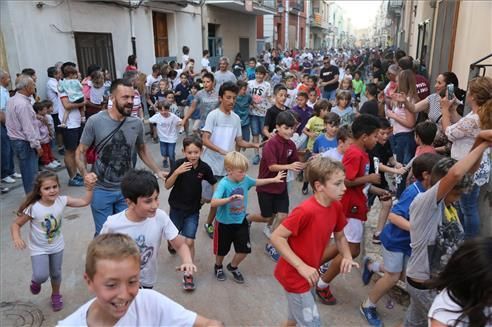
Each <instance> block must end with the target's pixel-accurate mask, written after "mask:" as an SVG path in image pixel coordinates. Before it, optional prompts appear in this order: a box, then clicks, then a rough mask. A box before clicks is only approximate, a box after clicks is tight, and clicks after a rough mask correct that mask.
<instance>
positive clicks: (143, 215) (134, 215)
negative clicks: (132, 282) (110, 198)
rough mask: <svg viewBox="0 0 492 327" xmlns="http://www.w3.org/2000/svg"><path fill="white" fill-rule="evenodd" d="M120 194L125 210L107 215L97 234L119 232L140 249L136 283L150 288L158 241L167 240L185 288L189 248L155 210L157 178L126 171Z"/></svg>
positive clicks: (189, 265)
mask: <svg viewBox="0 0 492 327" xmlns="http://www.w3.org/2000/svg"><path fill="white" fill-rule="evenodd" d="M121 193H122V194H123V196H124V197H125V199H126V202H127V204H128V209H126V210H124V211H122V212H120V213H117V214H116V215H112V216H109V217H108V219H107V221H106V222H105V223H104V225H103V227H102V230H101V234H106V233H123V234H127V235H129V236H130V237H131V238H132V239H134V240H135V242H136V243H137V245H138V248H139V249H140V270H141V274H140V284H141V286H142V287H143V288H153V287H154V284H155V282H156V280H157V257H158V255H159V248H160V246H161V240H162V238H165V239H166V240H168V241H169V244H170V246H172V247H173V248H174V249H175V250H176V252H177V253H178V254H179V256H180V257H181V261H182V264H181V266H180V267H178V270H179V271H182V272H184V277H183V288H184V289H185V290H192V289H190V288H188V284H189V283H190V281H192V279H193V278H192V274H193V272H195V271H196V266H195V265H194V264H193V261H192V259H191V253H190V248H189V247H188V246H187V245H186V243H185V239H184V237H183V236H181V235H178V230H177V228H176V227H175V226H174V224H173V222H172V221H171V219H170V218H169V216H168V215H167V214H166V213H165V212H164V211H163V210H161V209H159V184H158V183H157V178H156V177H155V176H154V175H153V174H152V173H151V172H149V171H146V170H130V171H129V172H128V173H127V174H126V175H125V177H123V180H122V181H121Z"/></svg>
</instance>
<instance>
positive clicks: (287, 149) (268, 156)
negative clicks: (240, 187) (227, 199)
mask: <svg viewBox="0 0 492 327" xmlns="http://www.w3.org/2000/svg"><path fill="white" fill-rule="evenodd" d="M282 92H285V90H284V91H282ZM284 99H285V96H284ZM296 124H297V121H296V119H295V118H294V116H293V115H292V113H290V112H288V111H283V112H280V113H279V114H278V115H277V117H276V130H277V132H276V133H275V134H273V135H272V137H271V138H270V139H269V140H268V142H267V143H266V144H265V146H264V147H263V155H262V157H261V161H260V168H259V172H258V178H272V177H275V176H276V175H277V174H278V172H279V171H283V170H293V171H295V172H299V171H301V170H302V169H303V168H304V164H303V163H301V162H299V157H298V156H297V149H296V145H295V144H294V142H292V140H291V138H292V135H293V134H294V128H295V125H296ZM256 191H257V194H258V204H259V206H260V211H261V216H262V217H264V218H266V219H269V220H270V221H269V222H268V223H267V225H266V226H265V228H264V230H263V233H264V234H265V235H266V236H267V237H268V238H270V235H271V230H274V229H275V227H277V226H278V225H279V224H280V223H281V222H282V220H283V219H284V218H285V217H286V216H287V213H288V212H289V194H288V191H287V183H286V182H285V181H284V182H283V183H277V184H269V185H264V186H259V187H257V188H256ZM274 216H276V219H275V224H274ZM265 252H266V253H267V255H268V256H270V257H271V258H272V260H274V261H275V262H276V261H278V259H279V254H278V253H277V251H276V250H275V248H274V247H273V245H271V244H270V243H269V242H268V243H267V244H266V246H265Z"/></svg>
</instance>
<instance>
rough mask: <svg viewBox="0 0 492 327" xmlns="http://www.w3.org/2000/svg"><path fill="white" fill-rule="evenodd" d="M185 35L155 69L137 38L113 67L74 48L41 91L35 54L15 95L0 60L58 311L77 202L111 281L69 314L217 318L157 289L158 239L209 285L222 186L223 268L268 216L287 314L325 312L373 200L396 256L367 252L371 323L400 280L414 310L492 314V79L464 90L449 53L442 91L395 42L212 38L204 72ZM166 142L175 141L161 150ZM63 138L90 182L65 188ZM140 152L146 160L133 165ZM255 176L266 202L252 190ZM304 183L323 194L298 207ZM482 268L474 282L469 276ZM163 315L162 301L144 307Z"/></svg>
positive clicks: (240, 278) (441, 316)
mask: <svg viewBox="0 0 492 327" xmlns="http://www.w3.org/2000/svg"><path fill="white" fill-rule="evenodd" d="M182 52H183V55H182V58H181V60H178V61H179V63H178V62H176V61H171V62H169V63H167V62H164V63H156V64H155V65H153V66H152V72H151V73H150V74H148V75H147V74H145V73H144V72H142V71H141V70H140V69H139V67H138V62H137V57H136V56H134V55H131V56H129V57H128V66H127V67H126V68H125V73H124V74H123V76H122V78H119V79H114V80H112V78H111V76H110V74H109V72H108V71H107V70H105V69H103V68H101V67H100V66H98V65H97V64H93V65H90V66H89V67H88V68H87V71H86V72H84V73H85V74H84V78H83V79H81V76H80V75H81V74H80V72H79V71H78V69H77V66H76V64H74V63H72V62H65V63H61V62H60V63H57V64H55V65H54V66H53V67H49V68H48V69H47V75H48V77H49V78H48V82H47V94H46V99H44V100H42V99H41V98H40V96H39V95H38V94H37V93H36V72H35V71H34V70H33V69H30V68H27V69H24V70H23V71H22V72H21V73H20V74H19V75H18V76H17V77H16V79H15V89H14V92H13V93H15V94H13V95H12V97H10V96H9V92H8V90H7V87H8V86H9V85H10V76H9V74H8V73H7V72H5V71H0V84H1V89H0V91H1V92H0V95H1V102H0V109H1V116H0V118H1V121H2V181H3V182H4V183H11V182H12V181H14V182H15V179H16V178H22V182H23V186H24V190H25V193H26V199H25V200H24V201H23V203H22V204H21V205H20V207H19V210H18V213H17V217H16V219H15V221H14V223H13V224H12V228H11V232H12V238H13V242H14V245H15V247H16V248H19V249H23V248H25V247H26V244H25V242H24V241H23V240H22V238H21V235H20V228H21V227H22V226H23V225H24V224H26V223H27V222H29V223H30V234H29V235H30V236H29V249H30V252H31V260H32V266H33V274H32V280H31V284H30V290H31V292H32V293H33V294H38V293H39V292H40V290H41V285H42V284H43V283H44V282H46V281H47V279H48V277H49V278H50V281H51V285H52V297H51V301H52V307H53V310H55V311H58V310H61V309H62V308H63V298H62V296H61V294H60V285H61V276H62V275H61V266H62V257H63V248H64V241H63V236H62V233H61V225H62V223H61V222H62V219H63V209H64V207H65V206H71V207H82V206H87V205H90V207H91V210H92V215H93V220H94V226H95V232H94V237H95V239H94V240H93V241H92V242H91V244H90V245H89V249H88V252H87V258H86V260H87V262H86V271H85V275H84V276H85V280H86V282H87V284H88V287H89V289H90V290H91V291H93V292H94V293H95V295H96V299H95V300H92V301H90V302H88V303H87V304H85V305H83V306H82V307H81V308H80V309H79V310H78V311H77V312H75V313H74V314H72V315H71V316H69V317H68V318H67V319H65V320H63V321H61V322H60V323H59V324H60V326H63V325H86V324H88V325H96V324H97V325H99V324H111V325H114V324H115V323H117V322H118V324H128V325H134V324H136V321H139V322H140V323H142V322H144V321H151V323H150V324H151V325H154V324H157V325H214V324H215V325H220V324H221V323H220V322H219V321H215V320H209V319H208V318H204V317H202V316H199V315H196V314H195V313H193V312H191V311H188V310H186V309H184V308H183V307H181V306H180V305H178V304H176V303H174V302H172V301H171V300H169V299H168V298H166V297H165V296H163V295H160V294H159V293H157V292H155V291H153V290H149V289H152V288H153V286H154V284H155V282H156V280H157V276H158V274H157V257H158V251H159V247H160V244H161V240H162V238H164V239H165V240H166V241H167V242H168V250H169V252H170V253H172V254H175V253H177V254H178V255H179V257H180V259H181V261H182V264H181V266H180V267H179V270H180V271H181V272H182V273H183V279H182V286H183V289H184V290H186V291H189V292H192V291H193V290H194V289H195V279H194V278H195V276H194V273H195V272H196V270H197V267H196V266H195V264H194V254H195V238H196V233H197V230H198V226H199V215H200V210H201V208H202V207H203V206H207V203H210V206H209V212H208V217H207V220H206V222H205V223H204V229H205V231H206V233H207V234H208V235H209V236H210V238H213V240H214V249H213V252H214V255H215V263H214V267H213V272H214V274H215V277H216V279H217V280H218V281H225V280H226V279H227V274H226V272H228V273H230V276H231V277H232V278H233V280H234V281H235V282H237V283H240V284H242V283H244V282H245V280H246V278H245V277H244V275H243V274H242V273H241V271H240V269H239V266H240V265H241V264H243V262H244V260H245V259H246V258H247V256H248V254H250V253H251V245H250V225H251V224H252V223H263V224H264V228H263V233H264V234H265V236H266V238H267V240H266V242H265V247H264V250H265V253H266V255H268V256H269V257H270V258H271V259H272V260H273V261H275V262H276V268H275V272H274V276H275V278H276V279H277V281H278V282H279V283H280V285H281V286H282V287H283V288H284V289H285V292H286V296H287V302H288V317H287V322H286V325H292V326H295V325H298V326H319V325H321V324H322V322H321V320H320V315H319V310H318V308H317V304H316V301H315V298H317V299H318V300H319V301H320V302H321V303H323V304H326V305H335V304H336V302H337V301H336V298H335V296H334V294H333V293H332V292H331V290H330V283H331V282H332V281H333V280H334V279H335V277H336V276H338V275H339V274H343V273H347V272H350V271H351V269H352V268H353V267H358V266H359V265H358V263H356V262H355V261H354V260H355V258H357V257H358V256H359V254H360V252H361V244H362V243H363V242H364V239H363V237H364V223H365V221H366V220H367V214H368V211H369V210H370V208H371V207H372V206H373V205H374V203H375V201H376V199H377V201H378V202H379V203H380V211H379V215H378V222H377V227H376V232H375V233H374V234H373V235H370V237H371V241H372V242H373V243H374V244H380V245H381V251H382V257H383V262H378V261H377V260H375V259H374V258H370V257H364V258H363V260H362V265H361V267H360V268H361V269H362V281H363V283H364V284H366V285H367V284H369V282H370V281H371V277H372V275H373V274H374V273H375V272H382V273H383V277H382V278H380V279H378V280H377V282H376V283H375V284H374V285H373V286H372V287H371V289H370V291H369V294H368V296H367V298H365V299H361V301H362V303H361V304H360V307H359V310H360V312H361V314H362V315H363V316H364V318H365V319H366V320H367V322H368V323H369V324H370V325H371V326H382V325H383V321H382V319H381V318H380V316H379V314H378V312H377V310H376V306H377V303H378V301H379V300H380V299H381V298H382V297H383V296H384V295H385V294H386V293H387V292H388V291H389V290H390V289H391V288H392V287H393V286H395V285H396V284H397V282H398V280H400V279H402V280H403V281H404V282H405V283H406V288H407V291H408V293H409V295H410V299H411V300H410V306H409V307H408V309H407V311H406V316H405V319H404V325H405V326H426V325H427V324H428V321H430V322H431V324H433V325H436V326H440V325H449V324H451V325H455V326H458V325H468V324H470V325H474V326H486V325H490V324H492V308H491V306H490V303H491V302H490V301H491V300H492V290H491V289H490V287H491V286H490V285H492V274H491V272H490V269H488V268H487V267H490V264H492V261H491V260H492V257H491V256H490V255H487V254H486V253H489V254H490V253H491V251H492V244H491V241H490V238H488V239H480V238H479V235H480V216H479V210H478V197H479V192H480V187H481V186H483V185H485V184H486V183H488V182H489V177H490V164H491V163H490V149H489V148H490V146H491V144H492V79H491V78H489V77H477V78H475V79H473V80H472V81H471V82H470V83H469V85H468V86H467V89H468V91H467V92H465V91H463V90H462V89H460V85H459V83H458V78H457V76H456V75H455V74H454V73H452V72H443V73H441V74H439V75H438V76H437V78H436V81H435V86H434V92H433V93H431V87H430V82H429V81H428V79H427V78H426V77H425V75H426V72H425V70H424V69H422V66H421V65H419V64H418V63H417V62H416V61H415V60H413V58H412V57H410V56H407V55H406V54H405V53H404V52H403V51H402V50H391V49H387V50H385V51H383V50H380V49H374V50H369V49H338V50H335V49H329V50H316V51H315V50H309V49H305V50H303V51H296V50H293V51H284V52H280V51H278V50H276V49H273V50H271V51H264V52H263V53H262V54H260V55H259V56H258V58H249V60H248V61H247V63H245V62H244V61H243V59H242V58H241V56H240V55H239V54H238V56H236V58H235V60H234V62H233V64H232V65H231V64H230V63H229V60H228V58H226V57H222V58H220V60H219V63H218V67H210V61H209V59H208V55H209V53H208V51H207V50H204V51H203V58H202V59H201V66H202V70H201V71H200V72H198V71H196V70H195V60H194V59H193V58H190V56H189V52H190V49H189V47H187V46H185V47H183V49H182ZM465 107H466V108H465ZM144 123H145V125H146V124H147V123H148V126H149V133H148V134H149V138H147V136H146V135H147V134H146V133H145V127H144V126H145V125H144ZM181 139H182V151H183V155H184V158H181V159H177V158H176V147H177V143H178V140H181ZM150 142H153V143H159V149H160V155H161V157H162V162H160V161H159V163H157V162H156V161H155V160H154V157H153V156H152V154H151V152H150V149H149V147H148V144H149V143H150ZM178 147H181V144H180V145H179V146H178ZM247 149H253V151H252V153H251V156H252V157H251V162H250V160H249V159H248V158H247V157H246V156H245V155H244V154H243V153H246V152H245V151H250V150H247ZM53 151H58V152H59V153H60V154H63V158H64V164H65V167H66V170H67V172H68V175H69V182H68V184H69V186H74V187H77V186H78V187H84V186H85V188H86V194H85V195H84V197H83V198H72V197H71V196H62V195H60V182H59V178H58V176H57V173H56V172H54V170H56V169H58V168H60V166H61V163H60V162H59V161H58V160H57V159H56V157H55V156H54V154H53ZM137 157H139V158H140V160H141V161H142V162H143V163H144V165H145V166H146V167H147V168H148V169H149V170H150V171H148V170H136V169H135V165H136V162H137ZM14 159H17V160H16V161H17V163H18V165H19V171H20V174H18V173H16V172H15V169H14ZM250 164H252V165H259V167H258V171H259V173H258V176H257V178H253V177H250V176H248V175H247V172H248V168H249V165H250ZM39 165H41V166H39ZM89 165H90V168H89ZM40 170H41V171H40ZM39 171H40V172H39ZM159 179H161V180H162V182H163V183H164V186H165V188H166V189H170V190H171V191H170V195H169V199H168V201H169V206H170V211H169V213H166V212H165V211H163V210H162V209H159V200H158V198H159V190H160V188H159V182H158V180H159ZM296 180H297V182H296ZM301 185H302V186H301ZM252 187H256V193H257V197H258V204H259V209H260V210H259V211H260V212H258V213H253V212H250V208H248V192H249V190H250V189H251V188H252ZM2 191H4V192H7V191H8V190H2ZM297 192H302V194H303V195H308V194H310V193H311V192H312V195H311V196H309V197H308V198H307V199H306V200H305V201H304V202H302V203H300V204H298V203H295V204H294V205H295V209H293V210H290V204H291V203H290V202H291V201H290V196H289V194H293V193H297ZM46 217H48V218H46ZM483 218H484V217H482V219H483ZM99 234H102V235H99ZM332 234H333V238H334V241H333V242H332V241H330V237H331V236H332ZM465 240H466V242H464V241H465ZM463 242H464V243H463ZM231 245H234V250H235V254H234V256H233V258H232V259H231V261H230V262H229V263H228V264H227V265H226V266H225V268H224V259H225V257H226V256H227V255H228V253H229V252H230V249H231ZM484 253H485V254H484ZM472 258H477V259H476V261H473V260H472ZM111 262H113V264H112V263H111ZM467 262H469V264H468V266H466V267H468V269H469V270H466V269H465V268H464V267H463V266H462V265H466V264H467ZM463 269H465V271H463ZM471 271H473V274H470V276H473V278H471V277H470V278H468V279H467V281H468V282H467V283H468V284H467V286H468V287H463V285H461V284H460V282H459V280H460V278H463V276H461V275H462V274H465V275H467V273H468V272H471ZM109 280H110V281H111V284H112V285H114V286H107V285H106V284H107V283H108V281H109ZM120 284H121V285H126V286H125V287H124V289H125V290H124V291H121V289H122V287H120V286H118V285H120ZM106 288H107V289H106ZM139 288H142V290H140V291H139ZM109 289H111V290H109ZM438 291H440V293H438ZM136 303H142V306H138V305H137V304H136ZM161 312H162V314H158V313H161ZM156 317H161V319H163V320H161V321H154V320H148V319H157V318H156ZM134 319H137V320H134ZM140 319H142V320H140ZM166 319H168V320H166ZM123 322H124V323H123ZM144 324H145V323H144Z"/></svg>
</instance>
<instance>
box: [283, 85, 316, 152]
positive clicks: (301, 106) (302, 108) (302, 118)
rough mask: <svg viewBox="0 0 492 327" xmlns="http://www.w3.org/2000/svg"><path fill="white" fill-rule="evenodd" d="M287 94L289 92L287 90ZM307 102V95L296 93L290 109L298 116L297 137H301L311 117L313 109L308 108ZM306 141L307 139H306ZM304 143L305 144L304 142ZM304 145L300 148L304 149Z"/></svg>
mask: <svg viewBox="0 0 492 327" xmlns="http://www.w3.org/2000/svg"><path fill="white" fill-rule="evenodd" d="M287 92H289V91H288V90H287ZM307 101H308V95H307V93H305V92H299V93H297V99H296V103H297V104H296V105H295V106H294V107H293V108H291V110H292V112H295V113H296V114H297V115H298V118H299V119H298V122H299V126H298V127H297V130H296V133H297V134H299V135H303V133H302V131H303V130H304V127H306V124H307V122H308V120H309V118H311V116H312V115H313V108H311V107H309V106H308V105H307ZM306 141H307V138H306ZM304 143H306V142H304ZM305 147H306V144H304V146H302V147H301V148H305Z"/></svg>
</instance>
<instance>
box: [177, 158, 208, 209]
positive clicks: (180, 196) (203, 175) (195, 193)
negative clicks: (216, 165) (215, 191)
mask: <svg viewBox="0 0 492 327" xmlns="http://www.w3.org/2000/svg"><path fill="white" fill-rule="evenodd" d="M185 161H187V160H186V158H183V159H179V160H177V161H176V163H175V164H174V166H173V167H171V171H170V172H169V175H168V176H171V175H172V174H173V173H174V171H175V170H176V168H177V167H179V166H181V165H182V164H183V163H184V162H185ZM203 180H206V181H207V182H209V183H210V184H212V185H214V184H215V183H217V180H216V179H215V176H214V173H213V172H212V168H210V166H209V165H208V164H206V163H205V162H203V161H202V160H200V161H199V162H198V166H197V167H196V168H191V169H190V170H188V171H187V172H185V173H183V174H181V175H179V176H178V177H177V178H176V181H175V182H174V186H173V188H172V190H171V194H169V205H170V206H171V207H172V208H176V209H180V210H184V211H186V212H189V213H193V212H197V211H199V210H200V208H201V206H202V205H201V202H200V201H201V199H202V181H203Z"/></svg>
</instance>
